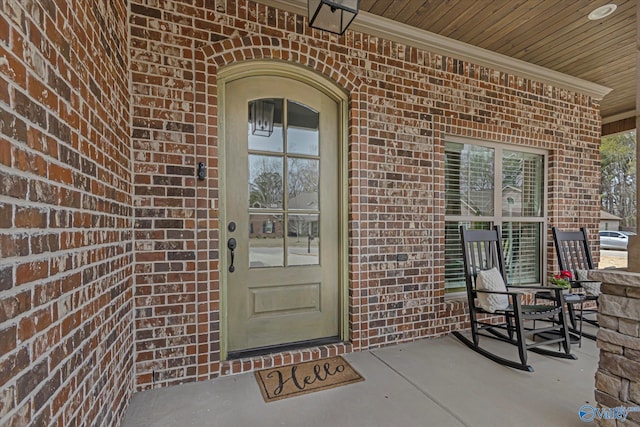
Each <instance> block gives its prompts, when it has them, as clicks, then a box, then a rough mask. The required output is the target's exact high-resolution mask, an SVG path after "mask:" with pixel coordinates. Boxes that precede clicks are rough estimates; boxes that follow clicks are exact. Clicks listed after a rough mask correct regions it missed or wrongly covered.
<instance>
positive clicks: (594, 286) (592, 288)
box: [576, 270, 600, 297]
mask: <svg viewBox="0 0 640 427" xmlns="http://www.w3.org/2000/svg"><path fill="white" fill-rule="evenodd" d="M576 275H577V276H578V281H579V282H582V281H584V283H580V286H582V288H583V289H584V293H585V294H586V295H588V296H591V297H597V296H598V295H600V282H590V281H589V270H576Z"/></svg>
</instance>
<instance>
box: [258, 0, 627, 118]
mask: <svg viewBox="0 0 640 427" xmlns="http://www.w3.org/2000/svg"><path fill="white" fill-rule="evenodd" d="M258 1H259V2H261V3H265V4H269V5H274V6H276V7H282V8H284V9H288V10H291V11H294V12H297V13H301V14H304V15H306V13H307V12H306V5H307V0H258ZM608 3H615V4H616V5H617V6H618V8H617V10H616V11H615V12H614V13H613V14H612V15H610V16H609V17H607V18H604V19H602V20H598V21H590V20H588V19H587V15H588V14H589V13H590V12H591V11H593V10H594V9H596V8H597V7H599V6H603V5H605V4H608ZM635 5H636V1H635V0H482V1H478V0H446V1H444V0H394V1H389V0H360V10H361V13H360V14H359V15H358V17H357V18H356V20H355V21H354V24H353V27H354V29H356V30H357V29H362V28H364V27H367V28H369V29H371V28H372V26H371V23H372V22H373V23H374V26H373V27H376V26H377V28H376V32H378V33H380V28H383V31H382V32H383V33H384V34H385V36H389V35H390V36H391V37H392V38H393V34H394V32H395V30H394V29H393V28H389V26H388V25H387V23H388V21H386V20H392V21H395V22H397V23H398V27H399V33H402V34H404V35H405V36H406V34H407V33H408V32H407V30H406V28H414V29H417V31H420V30H424V33H423V34H424V35H425V36H424V37H423V36H420V35H419V34H418V33H417V31H416V32H412V33H411V32H410V34H411V35H410V36H409V37H408V38H407V37H405V38H404V39H403V40H408V42H409V43H410V44H411V37H417V38H418V39H423V38H426V39H428V43H431V42H433V38H432V37H431V36H429V34H435V36H434V37H438V36H442V37H446V38H447V39H449V40H455V41H457V42H462V43H463V44H465V43H466V45H471V46H477V47H479V48H481V49H480V50H478V52H477V53H476V54H475V55H473V60H475V61H476V62H482V59H483V57H486V58H487V61H484V62H485V64H484V65H486V62H494V61H496V58H498V61H499V63H497V62H494V66H496V67H497V68H501V66H502V65H505V64H506V62H505V61H503V60H502V59H500V58H499V57H496V56H493V57H491V52H495V53H497V54H499V56H502V55H504V57H509V58H514V59H516V60H519V61H524V62H523V63H528V64H533V66H532V67H535V69H534V71H533V73H534V74H535V75H537V76H543V75H544V70H543V69H542V68H539V67H544V69H546V70H553V71H557V72H558V73H562V75H566V76H572V77H575V78H578V79H581V80H582V81H586V82H592V83H596V84H597V85H599V87H607V88H611V89H612V90H611V91H610V92H609V93H608V94H607V95H606V96H605V97H604V98H603V99H602V101H601V113H602V118H603V122H604V123H610V122H615V121H620V120H622V119H624V118H629V117H634V116H635V106H636V56H637V54H636V8H635ZM375 17H380V18H382V19H384V20H385V22H381V21H375V20H374V19H372V18H375ZM363 26H364V27H363ZM400 27H403V28H400ZM365 31H367V30H365ZM447 39H444V40H447ZM436 44H438V45H439V46H445V47H447V46H446V42H442V41H441V40H436ZM454 47H455V48H456V49H458V48H459V47H460V46H454ZM462 49H463V50H465V48H462ZM436 51H437V50H436ZM440 53H444V51H443V50H442V49H441V50H440ZM454 54H456V55H459V54H460V50H458V51H456V52H455V53H454ZM467 59H469V57H467ZM507 66H508V67H512V66H513V63H509V64H507ZM517 69H518V70H521V71H520V72H519V74H525V75H526V71H527V70H526V69H525V68H523V67H522V66H517ZM541 70H543V71H542V72H541ZM511 71H513V68H511ZM523 71H524V73H523ZM551 77H552V79H551V80H550V82H551V83H552V84H554V83H555V84H557V83H560V84H562V81H563V78H562V77H558V75H557V74H556V75H553V76H551ZM585 93H588V92H585Z"/></svg>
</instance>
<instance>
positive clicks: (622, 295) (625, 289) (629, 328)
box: [589, 270, 640, 427]
mask: <svg viewBox="0 0 640 427" xmlns="http://www.w3.org/2000/svg"><path fill="white" fill-rule="evenodd" d="M589 279H590V280H597V281H601V282H602V287H601V292H602V293H601V294H600V296H599V297H598V322H599V323H600V329H599V330H598V341H597V346H598V348H599V349H600V362H599V364H598V371H597V372H596V384H595V385H596V391H595V397H596V402H598V406H599V407H600V408H603V409H607V408H637V409H640V274H637V273H630V272H626V271H625V272H623V271H616V270H595V271H591V272H590V273H589ZM610 414H611V413H610V412H609V415H610ZM595 421H596V425H598V426H602V427H605V426H615V425H618V426H627V427H638V426H640V412H629V413H628V415H627V420H626V422H625V423H618V424H616V423H615V420H611V419H607V418H605V417H604V416H603V417H602V418H601V419H595Z"/></svg>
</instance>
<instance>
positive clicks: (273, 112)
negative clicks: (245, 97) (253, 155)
mask: <svg viewBox="0 0 640 427" xmlns="http://www.w3.org/2000/svg"><path fill="white" fill-rule="evenodd" d="M282 105H283V103H282V99H275V98H263V99H256V100H255V101H250V102H249V124H248V134H249V150H256V151H272V152H276V153H282V150H283V147H284V143H283V139H282Z"/></svg>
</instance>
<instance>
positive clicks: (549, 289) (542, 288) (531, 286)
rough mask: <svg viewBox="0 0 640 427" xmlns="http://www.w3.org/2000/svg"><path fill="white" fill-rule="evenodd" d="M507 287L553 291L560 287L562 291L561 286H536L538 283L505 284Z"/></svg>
mask: <svg viewBox="0 0 640 427" xmlns="http://www.w3.org/2000/svg"><path fill="white" fill-rule="evenodd" d="M507 288H514V289H527V290H528V289H531V290H534V291H553V290H555V289H560V290H561V291H562V289H563V288H561V287H560V286H555V285H549V286H538V285H507Z"/></svg>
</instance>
